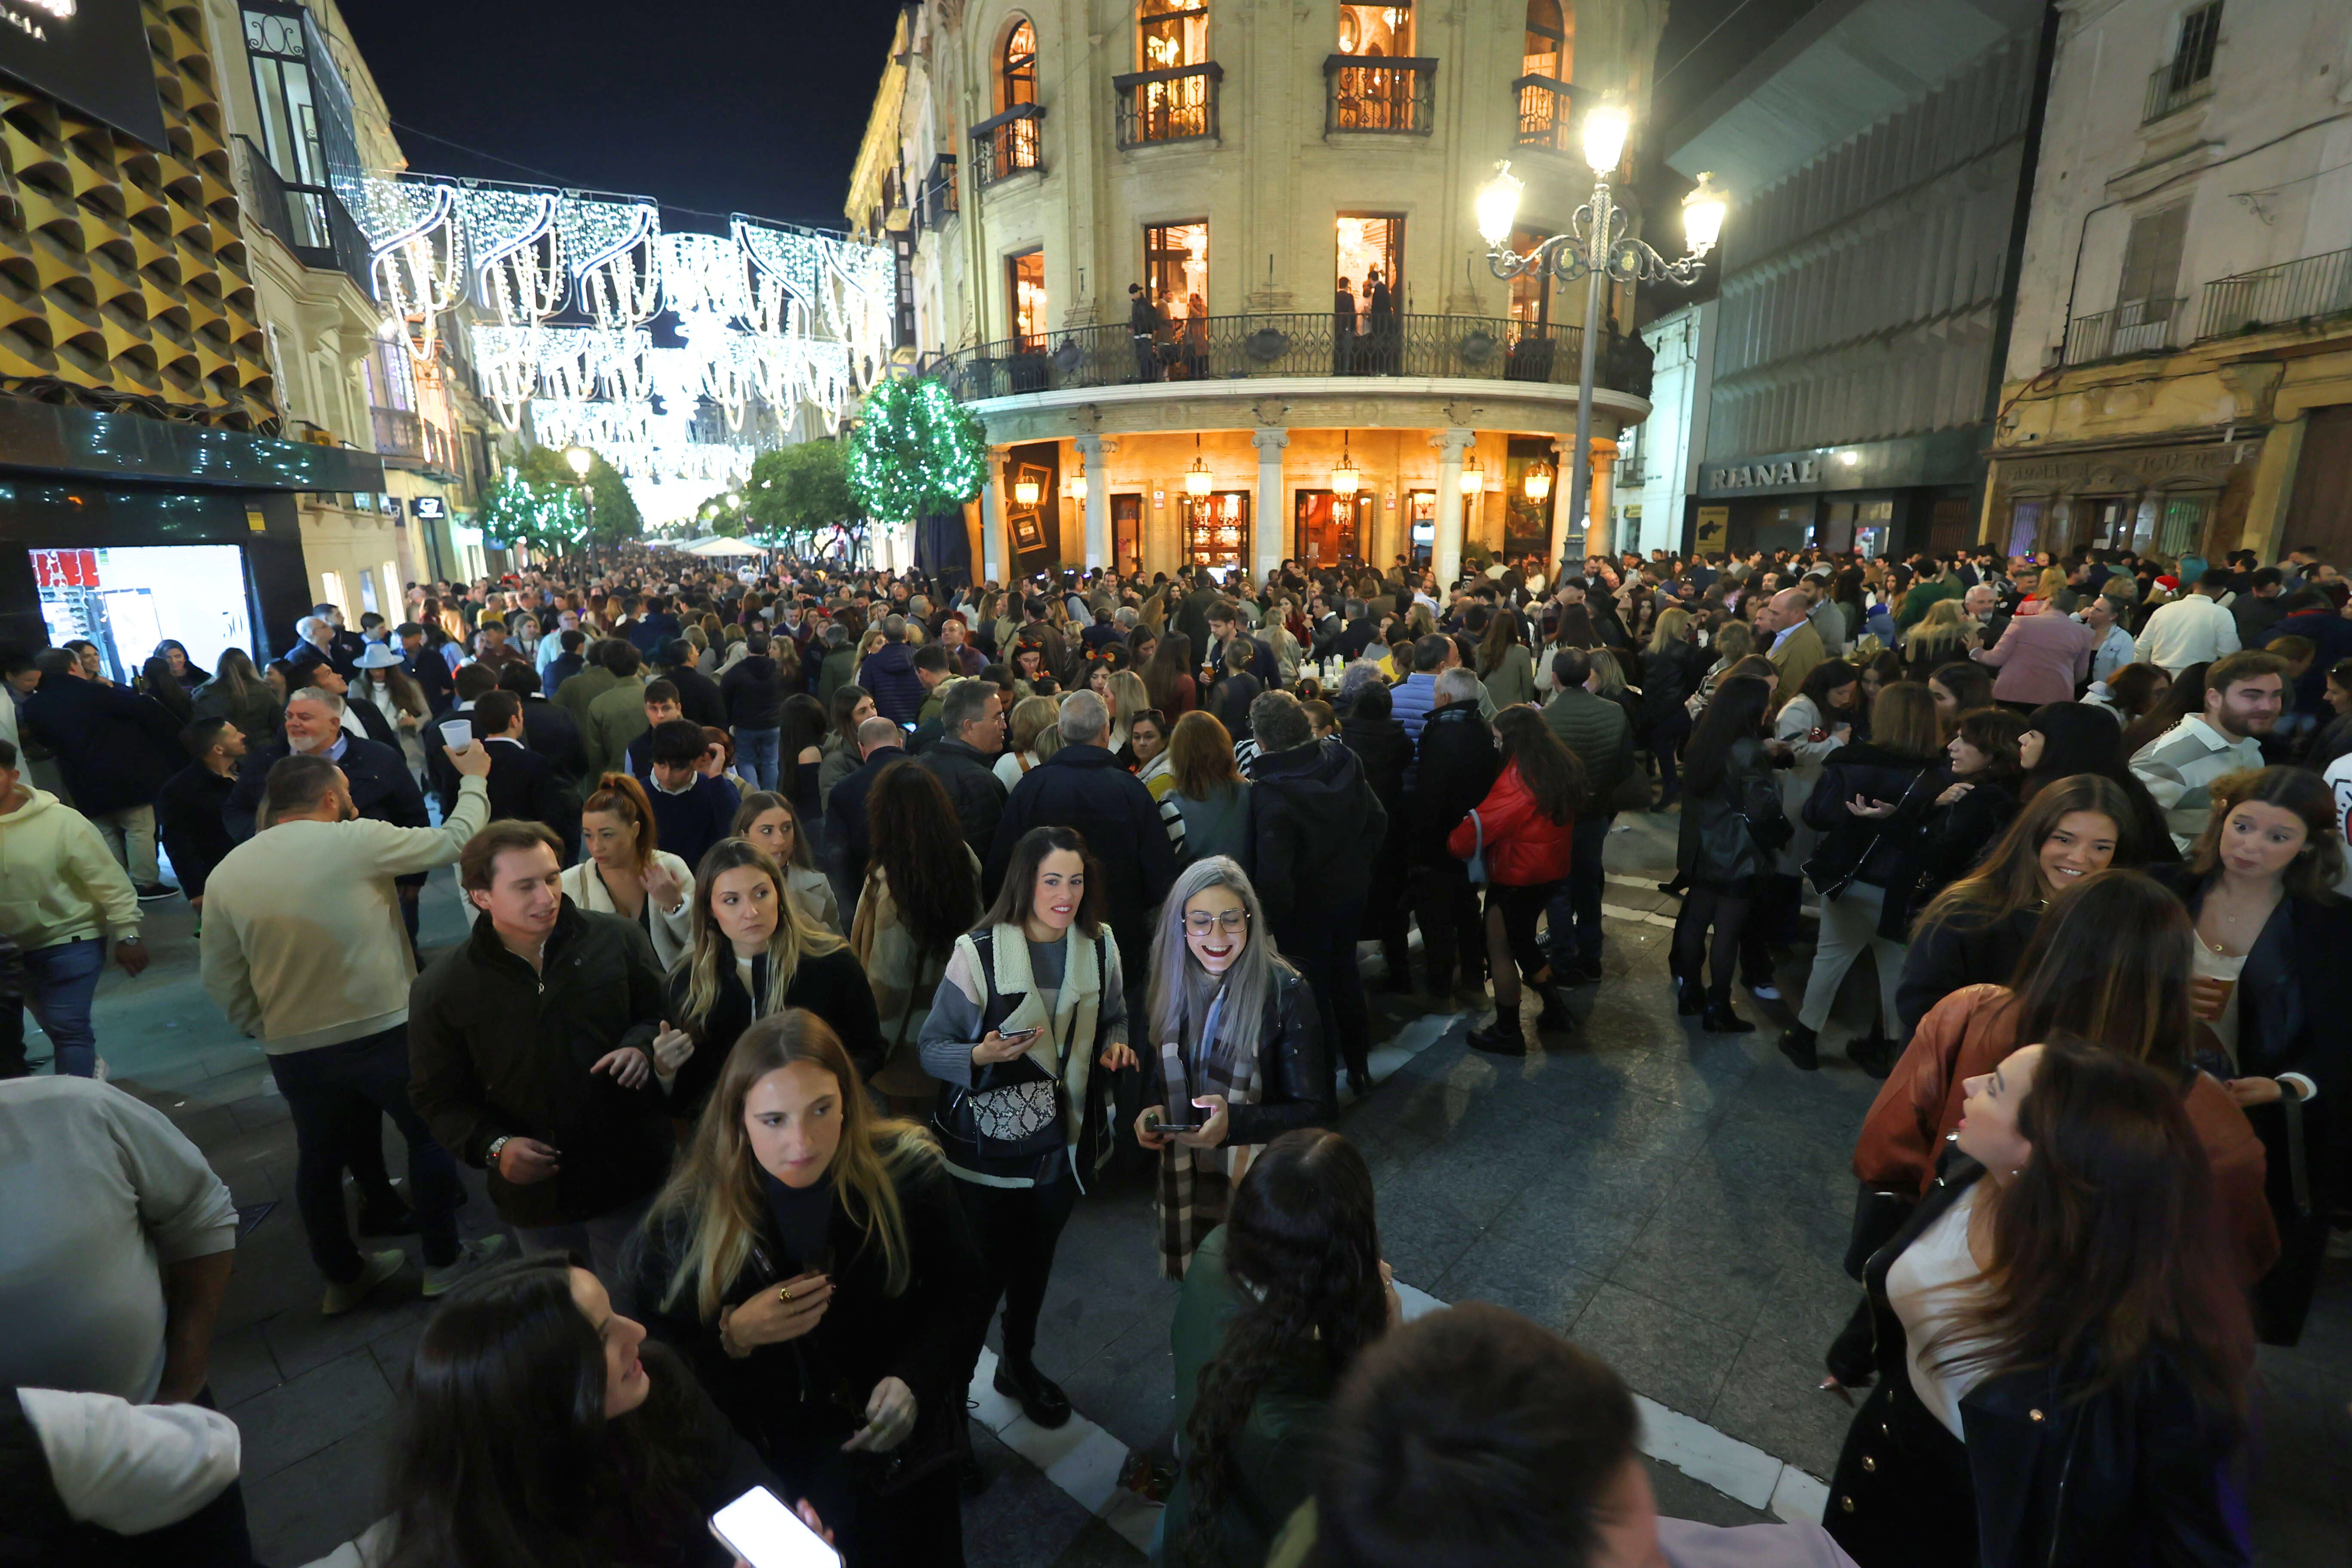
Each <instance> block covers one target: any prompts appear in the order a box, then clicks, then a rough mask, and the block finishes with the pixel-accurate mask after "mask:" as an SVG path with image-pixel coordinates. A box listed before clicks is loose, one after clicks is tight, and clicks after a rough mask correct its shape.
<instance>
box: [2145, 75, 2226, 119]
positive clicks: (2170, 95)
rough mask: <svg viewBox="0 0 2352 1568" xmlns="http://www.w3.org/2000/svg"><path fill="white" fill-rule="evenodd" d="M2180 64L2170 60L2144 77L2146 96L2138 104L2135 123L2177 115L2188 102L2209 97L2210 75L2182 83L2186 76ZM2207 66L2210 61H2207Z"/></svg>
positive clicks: (2211, 77)
mask: <svg viewBox="0 0 2352 1568" xmlns="http://www.w3.org/2000/svg"><path fill="white" fill-rule="evenodd" d="M2181 66H2182V62H2181V61H2179V60H2174V61H2172V62H2170V63H2169V64H2167V65H2160V66H2158V67H2157V68H2156V69H2155V70H2154V71H2152V72H2150V73H2149V74H2148V79H2147V98H2146V99H2145V100H2143V101H2142V102H2141V104H2140V110H2139V122H2140V123H2141V124H2142V125H2149V124H2153V123H2155V122H2156V121H2159V120H2161V119H2163V118H2164V117H2165V116H2166V115H2168V114H2178V113H2179V112H2180V111H2181V110H2184V109H2186V108H2188V107H2189V105H2190V104H2192V103H2201V102H2203V101H2204V100H2206V99H2209V98H2210V97H2212V96H2213V75H2212V72H2211V70H2210V68H2209V69H2208V70H2207V71H2206V74H2205V75H2203V76H2200V77H2199V78H2197V79H2195V80H2194V81H2188V80H2183V79H2182V78H2183V77H2184V76H2185V75H2186V74H2187V73H2186V72H2185V71H2183V69H2182V68H2181ZM2209 66H2210V62H2209Z"/></svg>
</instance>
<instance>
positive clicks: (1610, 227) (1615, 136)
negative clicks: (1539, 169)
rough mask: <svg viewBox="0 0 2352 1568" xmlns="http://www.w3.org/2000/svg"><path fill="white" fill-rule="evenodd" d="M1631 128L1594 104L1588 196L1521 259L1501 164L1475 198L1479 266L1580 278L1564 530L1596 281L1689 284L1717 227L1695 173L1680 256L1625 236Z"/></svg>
mask: <svg viewBox="0 0 2352 1568" xmlns="http://www.w3.org/2000/svg"><path fill="white" fill-rule="evenodd" d="M1631 130H1632V123H1631V121H1629V120H1628V119H1627V117H1626V114H1625V111H1624V110H1622V108H1620V107H1618V106H1617V105H1615V104H1613V103H1608V102H1603V103H1601V104H1598V105H1595V106H1594V107H1593V108H1592V110H1590V111H1589V112H1588V113H1587V114H1586V115H1585V117H1584V162H1585V164H1586V166H1587V167H1589V168H1590V169H1591V171H1592V195H1591V200H1589V201H1587V202H1586V203H1585V205H1582V206H1580V207H1579V208H1577V209H1576V214H1575V216H1573V217H1571V218H1570V220H1569V226H1568V232H1567V233H1565V234H1556V235H1553V236H1552V237H1549V239H1545V240H1543V241H1541V242H1539V243H1538V244H1537V245H1536V246H1535V247H1534V248H1533V249H1531V250H1529V251H1528V253H1527V254H1526V255H1524V256H1523V255H1520V254H1519V253H1518V252H1517V251H1515V250H1513V249H1512V248H1511V247H1510V237H1511V226H1512V224H1513V223H1514V222H1515V221H1516V220H1517V216H1518V210H1519V192H1520V190H1521V188H1522V183H1521V182H1520V181H1519V180H1518V179H1517V178H1516V177H1515V176H1514V175H1513V174H1511V166H1510V164H1509V163H1497V164H1496V166H1495V178H1494V179H1493V180H1492V181H1491V182H1489V183H1488V184H1487V185H1486V189H1484V190H1482V191H1480V192H1479V193H1478V196H1477V200H1476V203H1475V205H1476V211H1477V220H1478V235H1479V237H1480V238H1482V239H1484V240H1485V241H1486V267H1487V269H1488V270H1489V271H1491V272H1492V273H1494V275H1495V276H1496V278H1498V279H1505V280H1506V281H1507V280H1508V279H1514V278H1534V279H1548V280H1549V281H1551V282H1555V283H1558V284H1559V285H1561V286H1563V287H1565V286H1566V285H1568V284H1570V283H1573V282H1575V281H1576V280H1577V279H1584V345H1583V365H1582V369H1581V370H1580V373H1579V375H1578V378H1577V384H1576V447H1575V449H1574V452H1573V453H1572V454H1571V456H1570V459H1569V460H1570V461H1571V462H1572V463H1573V464H1574V465H1575V466H1574V468H1572V469H1571V471H1570V474H1569V477H1568V521H1569V525H1570V527H1574V526H1576V525H1577V524H1578V523H1579V522H1580V521H1581V520H1582V519H1583V517H1584V512H1585V508H1586V492H1587V490H1588V489H1590V487H1591V476H1592V468H1591V450H1592V355H1593V350H1594V348H1595V347H1596V346H1597V342H1598V337H1599V332H1600V326H1601V279H1603V278H1604V277H1605V278H1608V279H1612V280H1614V281H1616V282H1619V283H1642V282H1674V283H1681V284H1685V285H1686V284H1689V283H1692V282H1694V281H1696V279H1697V278H1698V275H1699V273H1700V272H1701V270H1703V269H1704V268H1705V267H1706V253H1707V252H1708V251H1710V250H1713V249H1714V248H1715V242H1716V238H1717V236H1719V235H1720V234H1721V233H1722V232H1723V214H1724V206H1725V203H1724V198H1723V194H1722V193H1721V192H1719V191H1717V189H1716V188H1715V186H1714V184H1713V183H1712V182H1711V181H1710V179H1709V178H1708V176H1707V175H1706V174H1701V175H1700V176H1699V177H1698V184H1697V185H1696V187H1694V188H1693V190H1692V191H1691V193H1690V195H1687V196H1685V197H1684V198H1683V237H1684V239H1685V242H1686V243H1687V244H1688V246H1689V247H1690V248H1689V250H1688V253H1687V254H1685V256H1684V257H1683V258H1681V259H1680V260H1678V261H1668V260H1667V259H1666V258H1664V257H1663V256H1660V255H1659V254H1658V253H1657V252H1656V251H1655V250H1653V249H1652V248H1651V247H1649V246H1648V245H1646V244H1644V243H1643V242H1642V241H1641V240H1639V239H1635V238H1633V237H1631V236H1630V235H1628V234H1626V232H1625V228H1626V225H1627V223H1628V221H1629V219H1628V217H1627V216H1626V213H1625V210H1624V209H1623V208H1622V207H1620V206H1619V205H1617V204H1616V202H1615V200H1614V198H1612V195H1610V191H1609V176H1610V175H1611V174H1612V173H1614V172H1615V170H1616V168H1617V165H1618V163H1620V162H1621V161H1622V159H1623V157H1624V155H1625V139H1626V136H1627V134H1628V133H1629V132H1630V131H1631ZM1527 491H1528V499H1529V500H1540V499H1541V497H1540V496H1538V492H1537V489H1536V475H1535V473H1534V471H1533V470H1530V471H1529V473H1528V479H1527ZM1549 492H1550V478H1549V475H1546V476H1545V479H1544V490H1543V493H1544V494H1549ZM1563 569H1565V568H1564V567H1563Z"/></svg>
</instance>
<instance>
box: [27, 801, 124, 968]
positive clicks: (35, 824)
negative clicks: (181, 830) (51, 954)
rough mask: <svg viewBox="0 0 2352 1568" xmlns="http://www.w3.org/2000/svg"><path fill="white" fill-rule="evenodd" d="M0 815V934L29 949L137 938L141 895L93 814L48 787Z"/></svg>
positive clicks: (30, 950) (31, 950)
mask: <svg viewBox="0 0 2352 1568" xmlns="http://www.w3.org/2000/svg"><path fill="white" fill-rule="evenodd" d="M21 787H22V788H23V789H24V790H25V792H26V795H28V796H29V797H30V798H29V799H27V800H26V802H25V804H24V805H20V806H18V807H17V808H16V810H14V811H12V812H9V813H7V814H6V815H5V816H0V931H5V932H6V933H7V935H8V937H9V939H10V940H11V941H13V942H16V945H17V946H18V947H20V948H23V949H24V950H25V951H26V952H33V951H34V950H35V949H37V948H44V947H57V946H59V945H60V944H62V943H65V942H79V941H80V940H82V939H83V938H85V937H93V936H97V935H98V934H99V933H100V931H103V932H105V934H107V935H108V936H110V937H112V938H114V940H115V941H117V942H129V941H131V940H133V939H135V938H136V937H137V936H138V935H139V894H138V892H137V890H136V889H133V888H132V887H131V879H130V877H129V876H127V875H126V874H125V873H124V872H123V869H122V868H121V865H120V864H118V863H117V862H116V860H115V858H114V856H113V854H112V852H110V850H109V849H108V848H107V847H106V840H105V839H103V838H100V837H99V836H98V829H97V828H95V827H92V826H90V825H89V818H88V817H86V816H83V815H82V814H81V813H80V812H79V811H76V810H75V809H74V808H73V807H72V806H69V805H66V804H65V803H64V802H63V801H61V800H59V799H58V797H57V796H56V795H51V794H50V793H49V792H48V791H47V790H45V789H35V788H33V786H32V785H30V784H25V785H23V786H21Z"/></svg>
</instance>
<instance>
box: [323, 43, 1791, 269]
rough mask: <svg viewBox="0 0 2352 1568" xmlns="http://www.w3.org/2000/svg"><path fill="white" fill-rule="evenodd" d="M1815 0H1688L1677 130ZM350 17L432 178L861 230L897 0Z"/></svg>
mask: <svg viewBox="0 0 2352 1568" xmlns="http://www.w3.org/2000/svg"><path fill="white" fill-rule="evenodd" d="M1811 4H1812V0H1676V4H1675V5H1674V7H1673V9H1672V10H1671V11H1670V12H1669V13H1668V20H1667V25H1666V34H1665V37H1664V39H1663V40H1662V41H1661V45H1660V47H1659V50H1658V64H1657V69H1658V70H1659V71H1660V72H1661V73H1662V75H1663V77H1664V80H1663V82H1662V84H1661V89H1660V91H1659V94H1658V105H1657V108H1658V117H1659V119H1660V120H1661V121H1663V122H1665V123H1671V122H1672V121H1673V120H1674V119H1675V118H1677V117H1678V116H1679V115H1680V114H1681V113H1682V112H1684V111H1685V110H1688V109H1689V108H1690V107H1692V106H1693V105H1695V104H1696V102H1697V101H1698V100H1699V99H1701V98H1703V97H1704V96H1705V93H1706V91H1707V90H1709V89H1712V88H1713V87H1714V86H1715V85H1716V84H1717V83H1718V82H1720V81H1721V80H1722V79H1724V78H1725V77H1726V76H1727V75H1728V74H1729V73H1730V72H1731V71H1734V70H1736V69H1737V68H1738V67H1739V66H1740V65H1741V64H1743V63H1744V62H1745V61H1746V60H1747V59H1748V58H1752V56H1753V55H1754V53H1755V51H1756V50H1757V49H1758V48H1759V47H1762V45H1763V44H1764V43H1765V42H1766V41H1768V40H1769V38H1770V37H1772V36H1773V35H1775V34H1777V33H1778V32H1779V31H1780V29H1781V28H1783V27H1785V26H1788V24H1789V23H1790V21H1791V20H1793V19H1794V18H1795V17H1796V16H1798V15H1801V13H1802V12H1804V11H1805V10H1807V9H1809V8H1810V6H1811ZM342 5H343V16H344V17H345V19H346V20H347V21H348V22H349V23H350V25H351V27H352V32H353V34H354V35H356V37H358V39H359V43H360V47H361V50H362V53H364V54H365V56H366V58H367V62H368V67H369V68H370V69H371V70H372V71H373V72H374V74H375V79H376V85H377V86H378V88H380V89H382V91H383V96H384V100H385V101H386V102H387V103H388V104H389V105H390V106H391V108H392V117H393V120H394V129H395V131H396V132H397V134H398V135H399V137H400V142H401V146H402V147H403V148H404V150H405V151H406V152H407V153H408V159H409V163H410V165H411V166H412V167H413V168H415V169H416V170H418V171H419V172H425V173H433V174H459V175H475V176H478V177H482V178H488V179H503V180H517V181H522V182H525V183H528V184H562V185H567V186H574V187H580V188H585V189H593V190H604V191H613V192H617V193H620V194H623V195H645V196H652V197H655V198H656V199H657V200H659V201H660V202H661V203H662V204H663V205H664V207H665V208H666V209H668V210H666V211H665V213H664V215H663V220H662V221H663V223H664V226H667V227H671V228H693V229H702V230H706V231H709V232H712V233H719V232H723V231H724V230H725V228H726V222H725V215H727V214H729V213H730V212H745V213H751V214H754V215H756V216H761V217H771V218H781V219H784V220H786V221H789V222H793V223H804V224H812V225H815V226H820V227H826V228H839V227H842V226H844V224H845V219H844V217H843V214H842V210H841V209H842V203H843V201H844V199H845V197H846V196H847V195H848V186H849V167H850V164H851V163H852V162H853V161H854V160H855V159H856V155H857V141H858V137H859V136H860V135H862V134H863V133H864V132H865V129H866V111H867V110H868V109H869V108H870V107H871V105H872V103H873V98H874V89H875V85H876V83H877V82H878V81H879V80H880V79H881V74H882V67H883V64H884V55H885V53H886V51H887V49H888V48H889V45H890V35H891V30H892V27H893V26H894V24H895V21H896V18H897V16H898V8H897V6H896V5H894V4H892V3H890V0H660V3H657V4H646V3H645V0H633V3H630V4H623V3H621V0H562V3H560V4H559V3H557V0H342ZM1718 24H1723V25H1722V26H1718ZM435 138H442V139H444V140H435ZM453 142H454V143H457V144H458V145H455V146H453V145H451V144H450V143H453ZM462 149H471V150H472V151H470V152H469V151H465V150H462ZM500 160H507V161H506V162H501V161H500ZM518 164H520V165H525V166H524V167H517V166H516V165H518ZM688 209H699V211H694V210H688ZM711 215H716V216H711Z"/></svg>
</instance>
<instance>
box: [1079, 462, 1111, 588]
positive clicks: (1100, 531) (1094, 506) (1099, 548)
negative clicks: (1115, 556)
mask: <svg viewBox="0 0 2352 1568" xmlns="http://www.w3.org/2000/svg"><path fill="white" fill-rule="evenodd" d="M1070 444H1071V445H1072V446H1074V447H1076V448H1077V449H1078V456H1079V457H1081V458H1085V459H1086V464H1087V500H1086V508H1087V571H1089V572H1099V571H1101V570H1102V569H1103V568H1104V567H1106V566H1108V565H1109V564H1110V484H1109V478H1110V476H1109V474H1108V472H1107V471H1106V469H1105V468H1104V467H1103V438H1102V437H1099V436H1080V437H1077V438H1076V439H1075V440H1074V441H1072V442H1071V443H1070Z"/></svg>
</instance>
